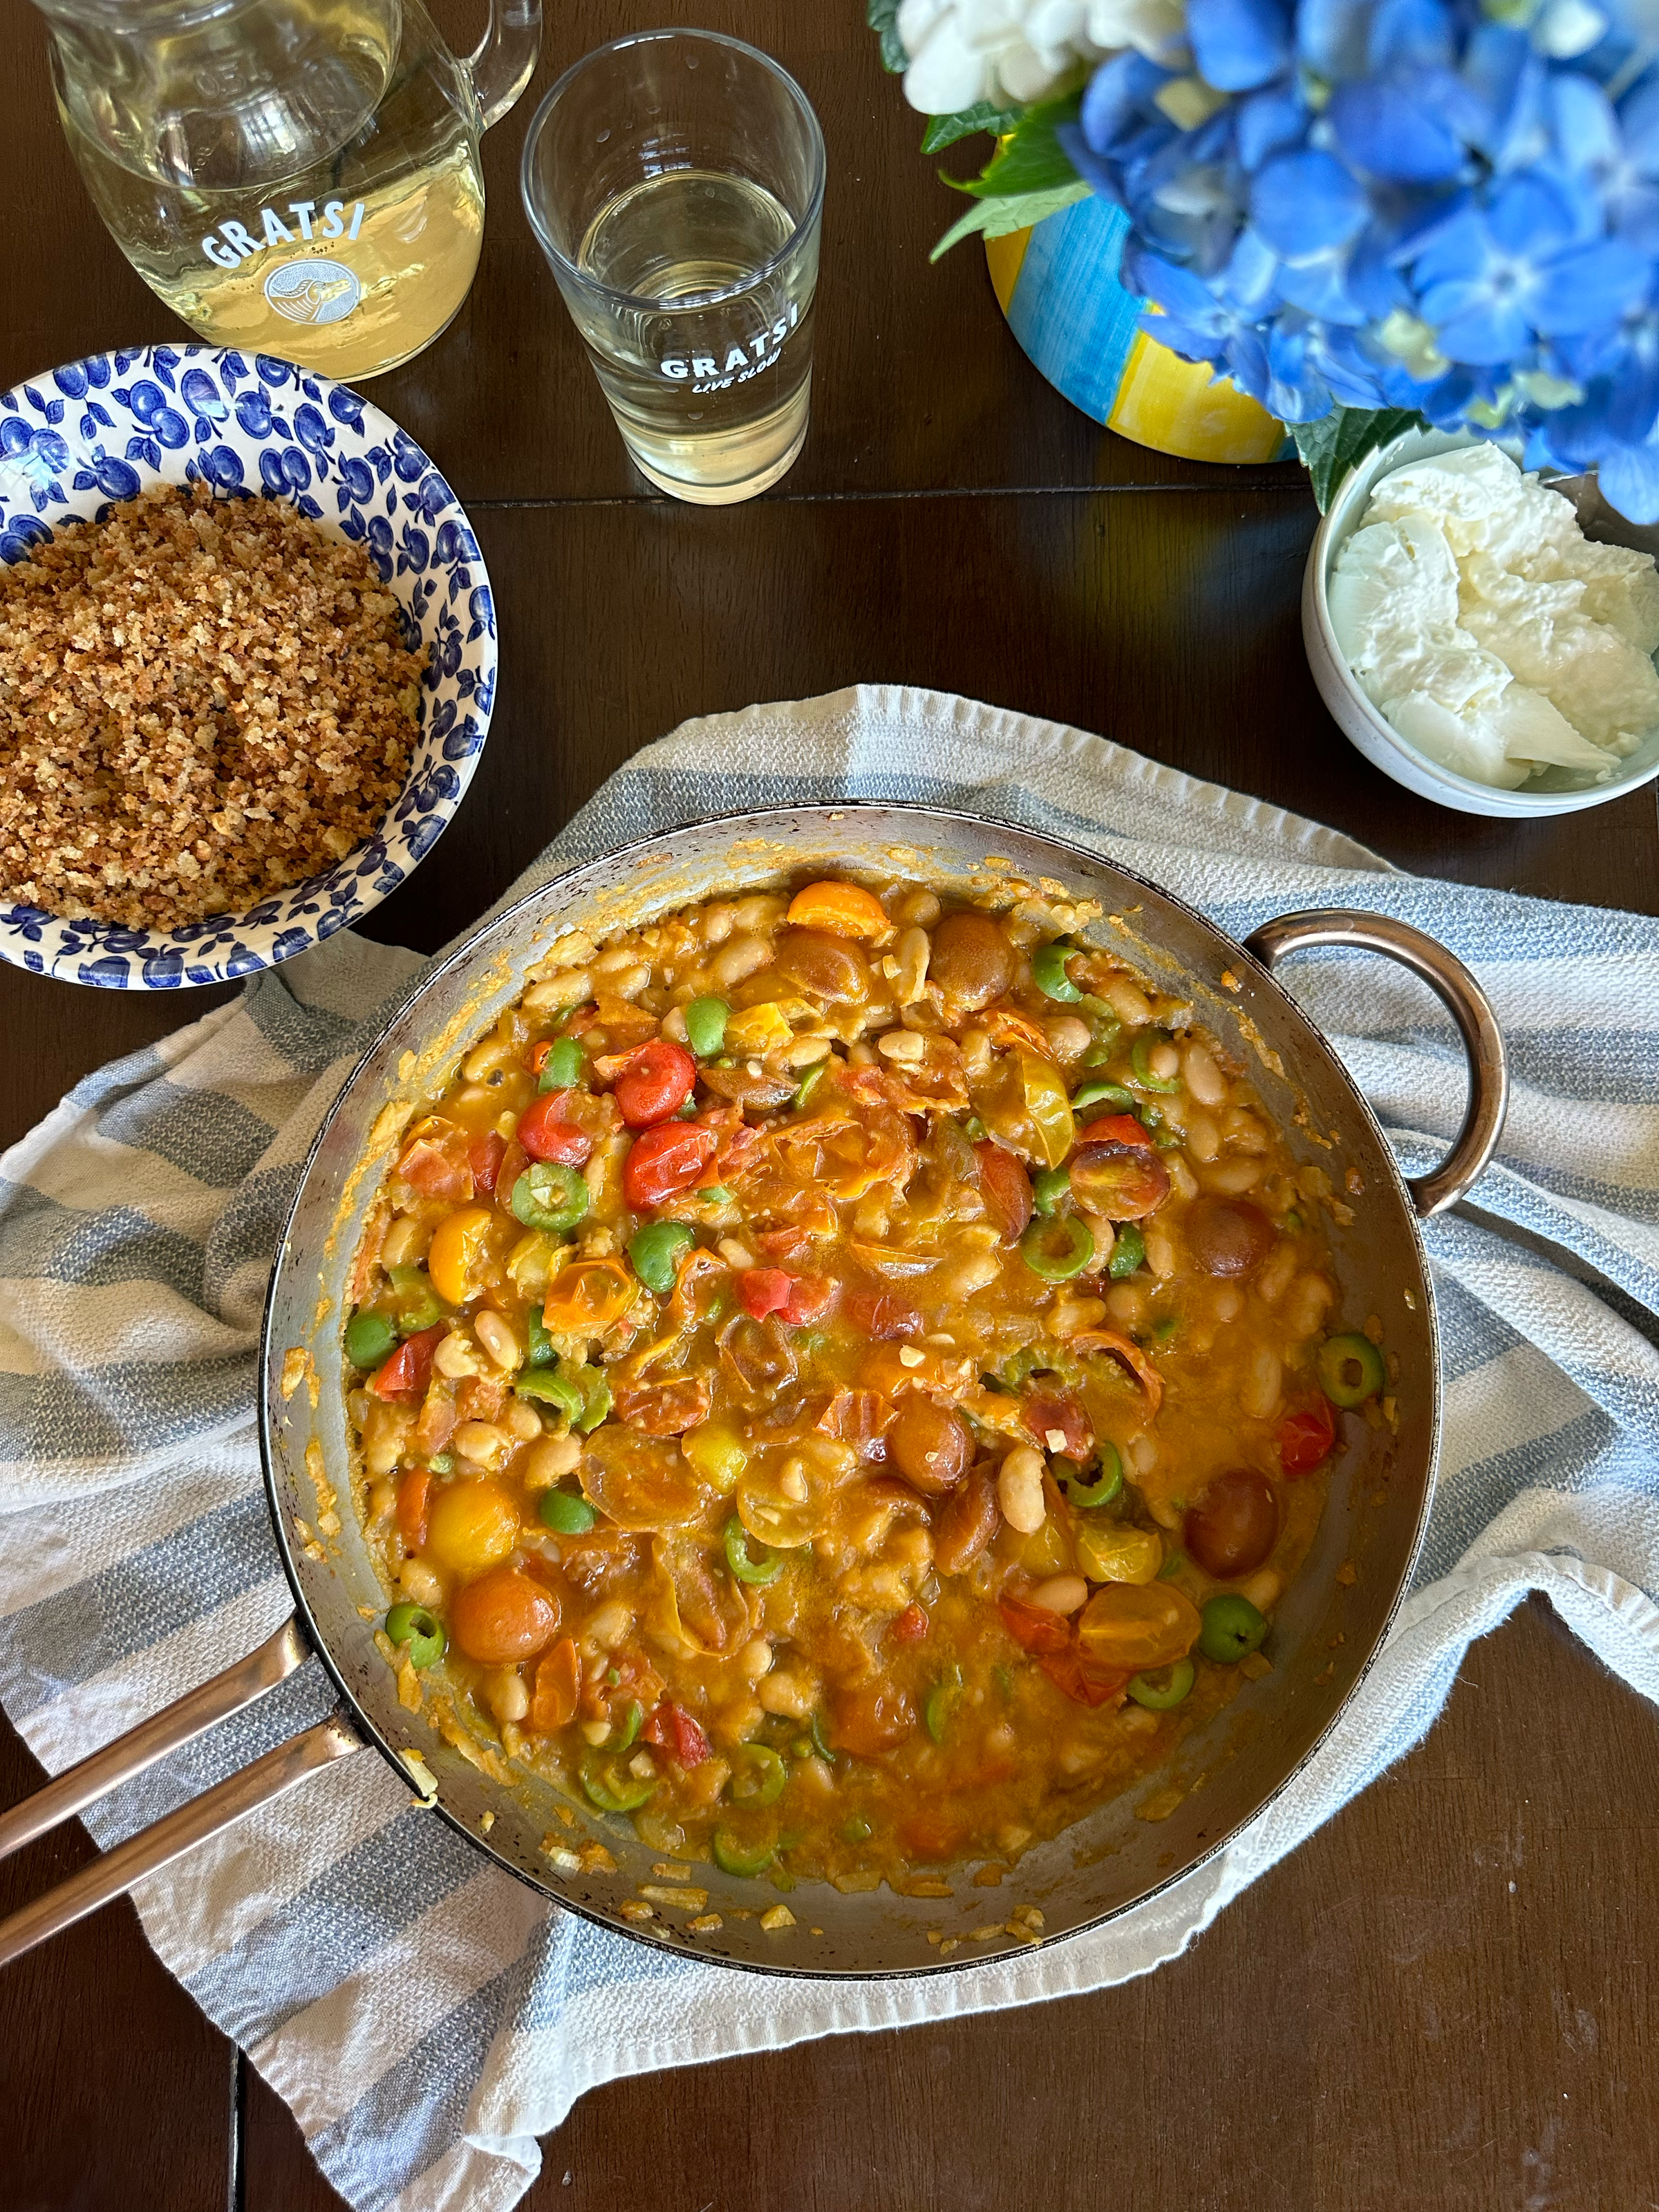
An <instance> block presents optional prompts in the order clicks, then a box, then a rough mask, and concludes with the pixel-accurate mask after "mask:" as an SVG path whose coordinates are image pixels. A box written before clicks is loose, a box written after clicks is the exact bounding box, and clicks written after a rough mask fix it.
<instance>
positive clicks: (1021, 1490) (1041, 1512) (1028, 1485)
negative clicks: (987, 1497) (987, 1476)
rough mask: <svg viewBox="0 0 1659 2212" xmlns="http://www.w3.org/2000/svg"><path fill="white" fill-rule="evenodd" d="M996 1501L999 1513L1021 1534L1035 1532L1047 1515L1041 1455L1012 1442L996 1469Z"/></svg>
mask: <svg viewBox="0 0 1659 2212" xmlns="http://www.w3.org/2000/svg"><path fill="white" fill-rule="evenodd" d="M997 1503H998V1504H999V1505H1000V1506H1001V1508H1002V1517H1003V1519H1004V1520H1005V1521H1006V1522H1007V1523H1008V1526H1009V1527H1010V1528H1017V1529H1018V1531H1019V1533H1020V1534H1021V1535H1022V1536H1032V1535H1035V1534H1036V1532H1037V1530H1038V1529H1039V1528H1041V1527H1042V1524H1043V1522H1045V1521H1046V1520H1047V1519H1048V1504H1047V1502H1046V1501H1045V1499H1044V1498H1043V1495H1042V1453H1041V1452H1039V1451H1036V1450H1034V1449H1033V1448H1032V1447H1031V1446H1030V1444H1016V1445H1015V1447H1014V1449H1013V1450H1012V1451H1011V1452H1010V1453H1009V1455H1008V1456H1007V1458H1006V1459H1005V1460H1004V1461H1003V1462H1002V1465H1001V1467H1000V1468H999V1469H998V1471H997Z"/></svg>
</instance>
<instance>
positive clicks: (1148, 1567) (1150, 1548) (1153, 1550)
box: [1077, 1516, 1164, 1583]
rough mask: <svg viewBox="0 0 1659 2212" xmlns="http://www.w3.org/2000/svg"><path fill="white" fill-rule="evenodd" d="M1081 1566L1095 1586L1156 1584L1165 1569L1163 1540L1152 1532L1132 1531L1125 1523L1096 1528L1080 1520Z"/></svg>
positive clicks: (1081, 1518) (1078, 1551)
mask: <svg viewBox="0 0 1659 2212" xmlns="http://www.w3.org/2000/svg"><path fill="white" fill-rule="evenodd" d="M1077 1563H1078V1565H1079V1567H1081V1568H1082V1570H1083V1571H1084V1573H1085V1575H1087V1577H1089V1580H1090V1581H1091V1583H1151V1582H1156V1581H1157V1579H1158V1569H1159V1568H1160V1567H1161V1566H1162V1565H1164V1544H1163V1540H1162V1539H1161V1538H1160V1537H1158V1536H1156V1535H1154V1534H1153V1533H1152V1530H1151V1529H1150V1528H1129V1527H1127V1526H1126V1524H1125V1523H1124V1522H1121V1521H1110V1522H1107V1523H1106V1525H1105V1526H1104V1527H1103V1528H1093V1527H1091V1525H1090V1523H1089V1522H1088V1519H1087V1517H1086V1516H1080V1525H1079V1528H1078V1532H1077Z"/></svg>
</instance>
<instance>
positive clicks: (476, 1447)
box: [452, 1421, 513, 1467]
mask: <svg viewBox="0 0 1659 2212" xmlns="http://www.w3.org/2000/svg"><path fill="white" fill-rule="evenodd" d="M452 1441H453V1444H454V1447H455V1449H456V1450H457V1451H458V1452H459V1454H460V1455H461V1457H462V1458H463V1459H470V1460H471V1462H472V1464H473V1465H474V1467H500V1466H501V1463H502V1462H503V1461H504V1460H505V1459H506V1458H507V1455H508V1453H509V1452H510V1451H511V1450H512V1449H513V1439H512V1438H511V1437H509V1436H508V1435H507V1431H506V1430H505V1429H498V1428H497V1427H496V1426H495V1423H494V1421H463V1422H462V1423H461V1425H460V1426H459V1429H457V1430H456V1431H455V1434H454V1437H453V1439H452Z"/></svg>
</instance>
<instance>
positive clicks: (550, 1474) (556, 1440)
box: [519, 1436, 582, 1490]
mask: <svg viewBox="0 0 1659 2212" xmlns="http://www.w3.org/2000/svg"><path fill="white" fill-rule="evenodd" d="M581 1455H582V1446H581V1438H580V1437H574V1436H571V1437H543V1439H542V1441H541V1443H538V1444H535V1445H532V1448H531V1449H530V1450H529V1451H527V1452H526V1454H525V1455H524V1463H523V1465H522V1466H521V1467H520V1469H519V1480H520V1481H521V1482H522V1483H523V1485H524V1486H525V1488H526V1490H551V1489H552V1487H553V1486H554V1484H555V1483H556V1482H562V1480H563V1479H564V1477H565V1476H566V1475H567V1474H574V1473H575V1471H576V1468H578V1466H580V1462H581Z"/></svg>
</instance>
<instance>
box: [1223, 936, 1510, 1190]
mask: <svg viewBox="0 0 1659 2212" xmlns="http://www.w3.org/2000/svg"><path fill="white" fill-rule="evenodd" d="M1310 945H1346V946H1349V947H1350V948H1352V950H1353V951H1361V952H1380V953H1381V954H1382V955H1383V958H1384V959H1386V960H1397V961H1398V962H1399V963H1400V964H1401V967H1402V968H1409V969H1411V971H1412V973H1413V975H1420V976H1421V977H1422V979H1423V981H1425V983H1426V984H1427V985H1428V987H1429V988H1430V989H1431V991H1432V992H1433V993H1434V994H1435V996H1436V997H1437V999H1438V1000H1440V1002H1441V1004H1442V1005H1443V1006H1444V1007H1445V1008H1446V1011H1447V1012H1449V1014H1450V1016H1451V1018H1452V1019H1453V1020H1454V1021H1455V1023H1456V1024H1457V1026H1458V1030H1459V1031H1460V1033H1461V1034H1462V1039H1463V1046H1464V1049H1465V1051H1466V1052H1467V1053H1468V1056H1469V1103H1468V1109H1467V1110H1466V1112H1465V1114H1464V1115H1463V1126H1462V1128H1461V1129H1460V1130H1459V1131H1458V1133H1457V1139H1456V1141H1455V1144H1454V1145H1453V1146H1452V1148H1451V1150H1450V1152H1448V1153H1447V1155H1446V1157H1445V1158H1444V1159H1443V1161H1442V1162H1441V1163H1440V1165H1439V1166H1438V1167H1437V1168H1436V1169H1434V1170H1433V1171H1432V1172H1431V1174H1429V1175H1424V1176H1407V1178H1406V1188H1407V1190H1408V1191H1410V1193H1411V1194H1412V1200H1413V1204H1414V1205H1415V1206H1416V1207H1417V1211H1418V1212H1419V1214H1420V1215H1421V1217H1422V1218H1423V1219H1424V1220H1425V1221H1426V1220H1427V1219H1428V1218H1429V1216H1430V1215H1431V1214H1433V1213H1439V1212H1443V1209H1444V1208H1445V1207H1447V1206H1452V1205H1455V1203H1456V1201H1457V1200H1459V1199H1460V1198H1462V1195H1463V1194H1464V1192H1465V1191H1467V1190H1468V1188H1469V1187H1470V1185H1471V1184H1472V1183H1473V1182H1475V1180H1476V1179H1477V1177H1478V1176H1480V1173H1481V1171H1482V1170H1484V1168H1485V1167H1486V1163H1487V1161H1488V1160H1490V1159H1491V1158H1492V1154H1493V1153H1494V1152H1496V1151H1497V1149H1498V1138H1499V1137H1500V1136H1501V1135H1502V1134H1503V1130H1504V1115H1505V1114H1506V1113H1507V1112H1508V1110H1509V1103H1510V1068H1509V1055H1508V1054H1506V1053H1505V1051H1504V1040H1503V1037H1502V1036H1501V1035H1500V1034H1499V1031H1498V1021H1497V1018H1496V1016H1495V1015H1494V1014H1493V1012H1492V1006H1491V1002H1490V1001H1489V1000H1488V999H1487V997H1486V993H1485V992H1484V991H1483V990H1482V989H1481V987H1480V985H1479V983H1477V982H1476V981H1475V980H1474V976H1473V975H1471V974H1470V973H1469V971H1468V969H1467V968H1466V967H1465V966H1464V965H1463V963H1462V961H1461V960H1460V959H1458V958H1457V957H1456V956H1455V954H1454V953H1450V952H1448V951H1447V950H1446V948H1445V946H1444V945H1441V944H1438V943H1437V941H1436V940H1435V939H1433V938H1432V937H1426V936H1425V934H1424V933H1423V932H1422V931H1421V930H1420V929H1413V927H1412V925H1411V923H1410V922H1408V921H1395V919H1394V917H1393V915H1386V914H1351V913H1349V912H1348V911H1347V909H1346V908H1343V907H1312V908H1309V909H1308V910H1307V911H1306V912H1305V913H1302V914H1282V915H1279V918H1278V920H1277V921H1265V922H1263V923H1262V925H1261V928H1260V929H1258V930H1256V931H1255V933H1253V934H1252V935H1251V936H1249V937H1247V938H1246V939H1245V940H1244V949H1245V951H1247V952H1250V953H1253V954H1254V955H1255V957H1256V958H1257V959H1258V960H1259V961H1260V962H1261V964H1262V966H1263V967H1264V968H1265V969H1267V971H1268V973H1269V974H1271V973H1272V972H1273V969H1274V968H1275V967H1276V966H1277V965H1278V963H1279V961H1280V960H1282V959H1283V958H1284V957H1285V954H1286V953H1287V952H1300V951H1304V950H1305V949H1306V948H1307V947H1309V946H1310Z"/></svg>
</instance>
